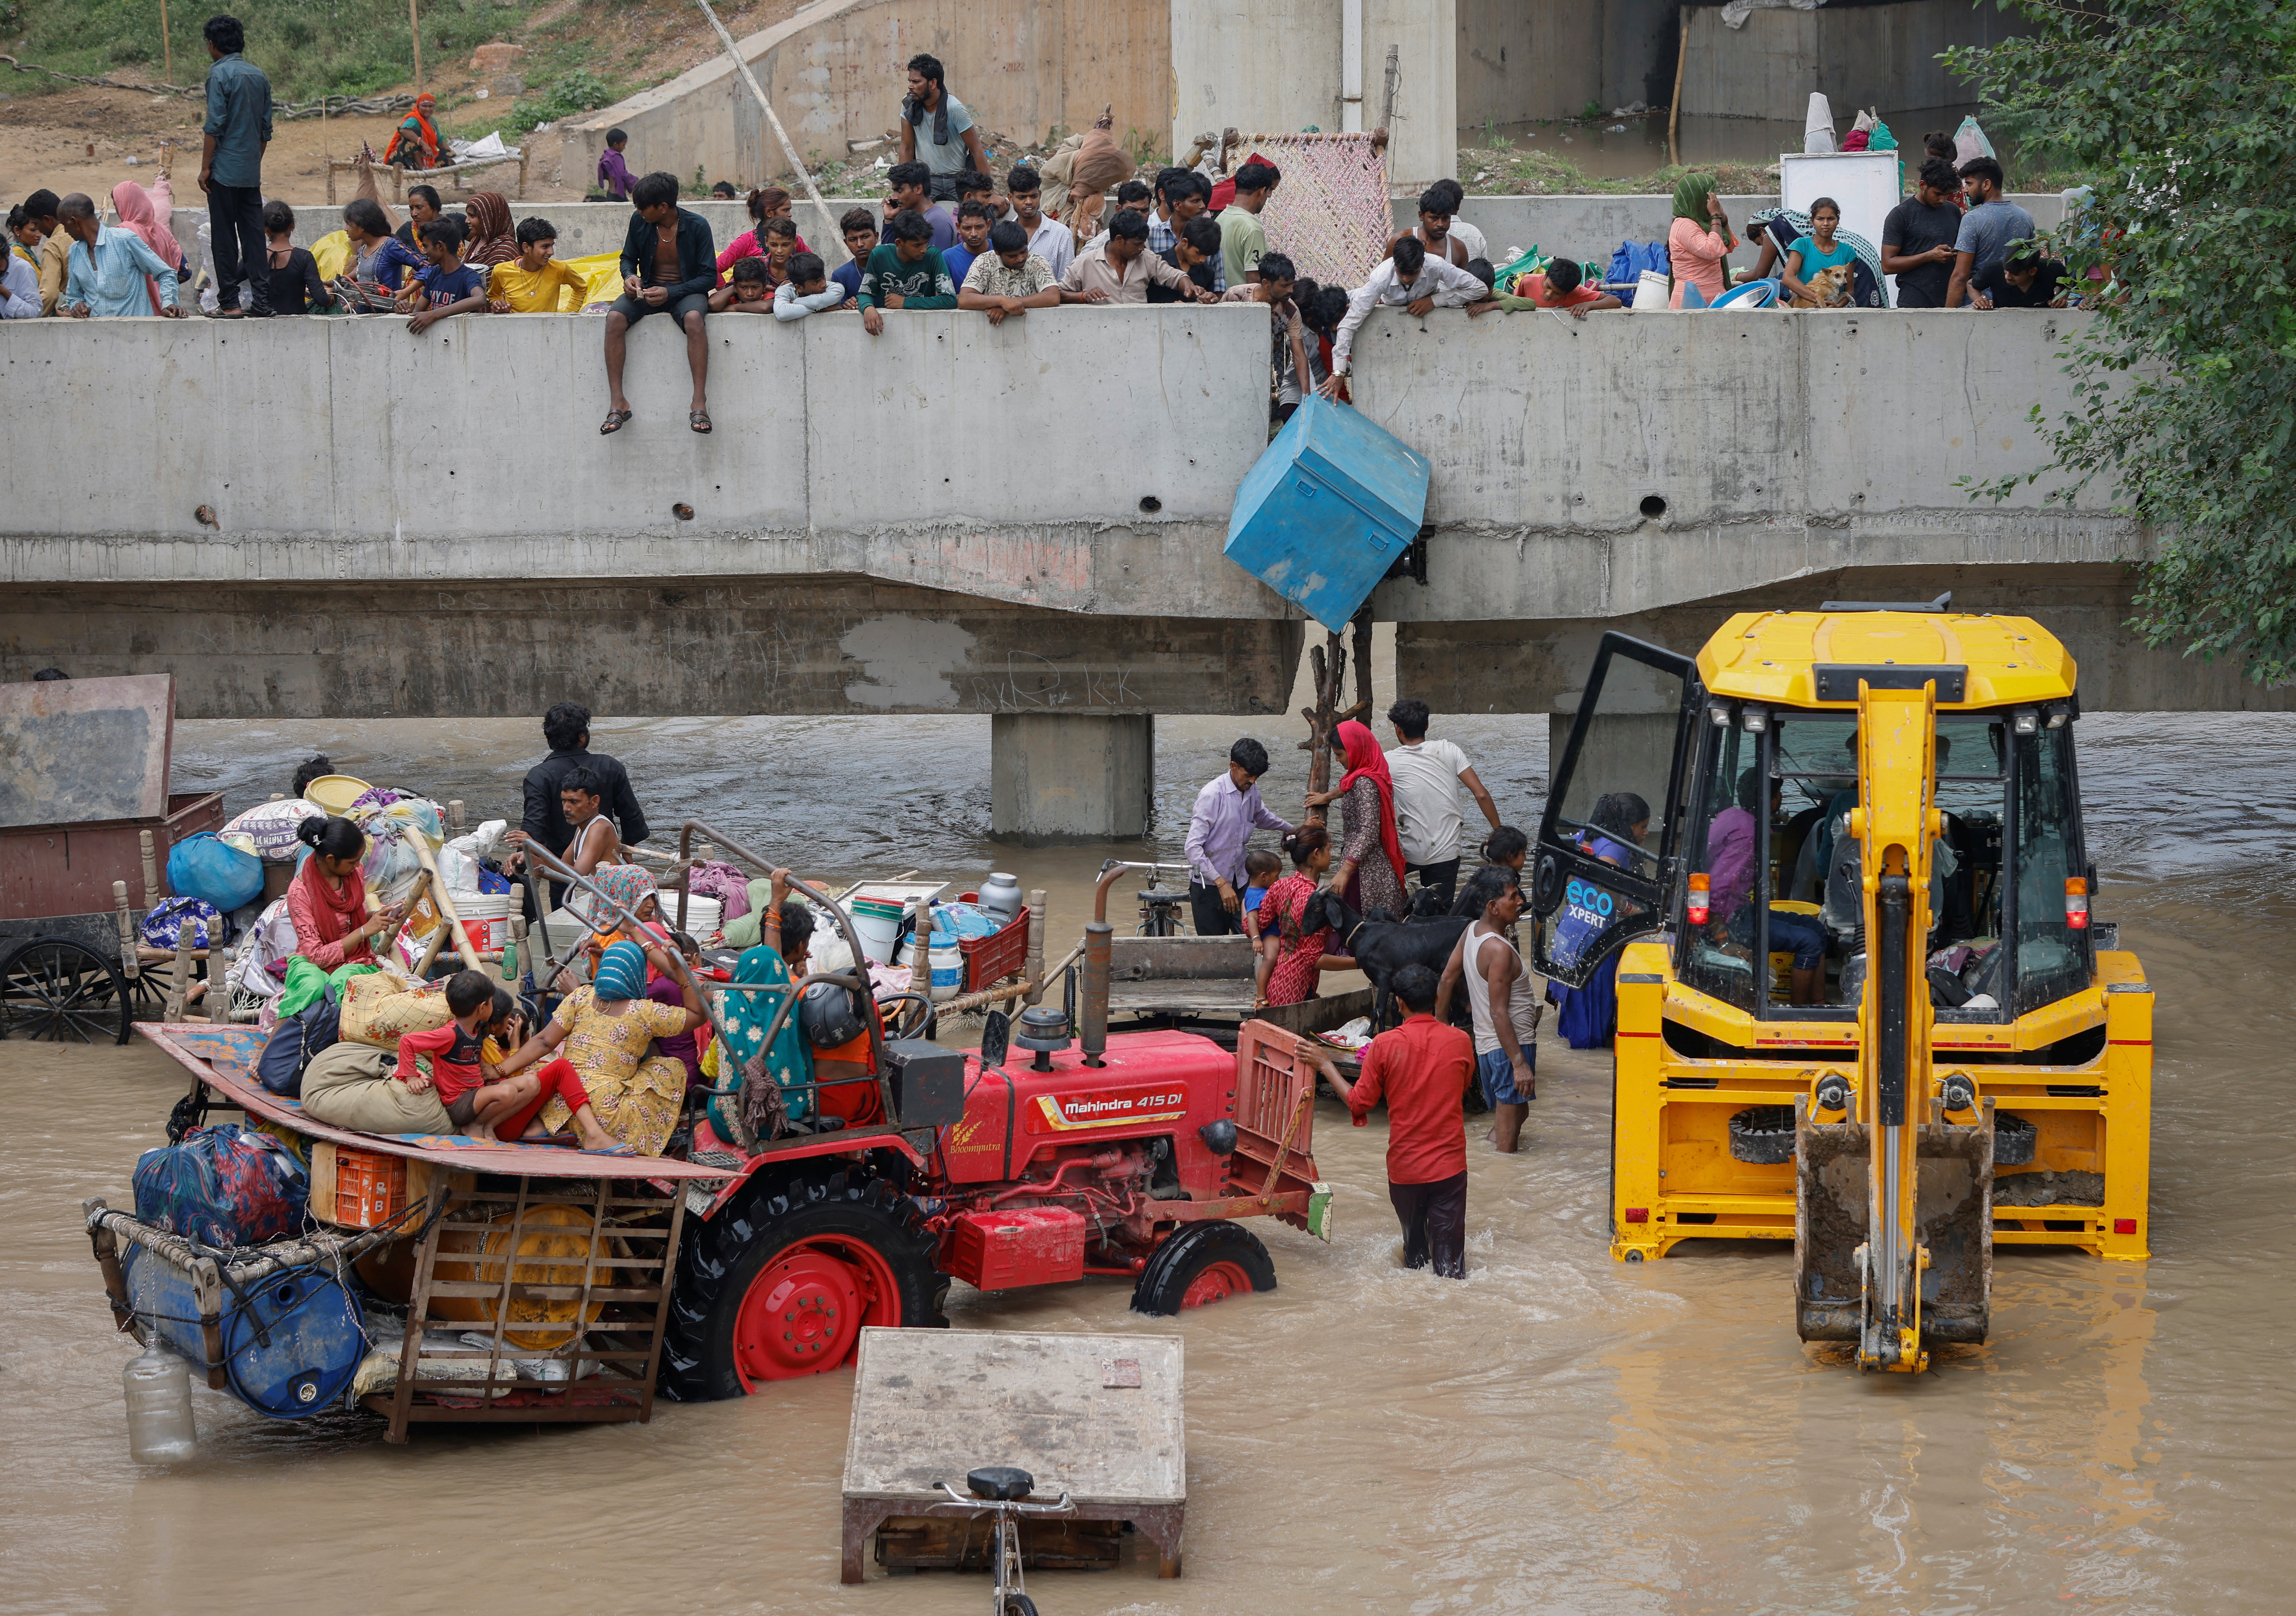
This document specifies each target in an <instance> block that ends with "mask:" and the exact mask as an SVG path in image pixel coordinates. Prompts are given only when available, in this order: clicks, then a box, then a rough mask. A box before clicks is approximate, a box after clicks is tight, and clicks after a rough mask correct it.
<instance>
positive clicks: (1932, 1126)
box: [1532, 599, 2153, 1370]
mask: <svg viewBox="0 0 2296 1616" xmlns="http://www.w3.org/2000/svg"><path fill="white" fill-rule="evenodd" d="M2074 671H2075V670H2074V666H2073V660H2072V658H2071V656H2070V655H2069V654H2067V652H2065V650H2064V647H2063V646H2062V645H2061V644H2059V643H2058V642H2057V640H2056V639H2055V638H2054V636H2051V635H2050V634H2049V633H2048V632H2047V631H2046V630H2045V629H2043V628H2041V627H2040V626H2039V625H2038V624H2037V623H2035V622H2033V621H2031V620H2030V619H2024V618H2013V617H1999V616H1994V615H1991V614H1980V613H1969V612H1956V611H1951V610H1950V601H1949V599H1941V600H1939V601H1937V602H1934V603H1930V604H1928V605H1907V606H1897V605H1866V604H1862V603H1828V604H1827V605H1825V607H1823V608H1821V609H1820V610H1819V611H1774V612H1745V613H1741V614H1739V615H1738V616H1736V617H1734V618H1732V619H1730V621H1729V622H1728V623H1726V625H1724V627H1723V628H1722V629H1721V631H1720V632H1719V633H1718V634H1717V635H1716V636H1714V637H1713V638H1712V639H1711V640H1710V641H1709V642H1708V643H1707V644H1706V647H1705V648H1704V650H1702V652H1700V653H1699V655H1698V657H1697V659H1696V660H1695V661H1693V660H1691V659H1688V658H1685V657H1682V656H1678V655H1677V654H1675V653H1673V652H1667V651H1663V650H1661V649H1659V648H1657V647H1655V646H1652V645H1646V644H1642V643H1641V642H1639V641H1636V640H1634V639H1630V638H1628V636H1624V635H1619V634H1611V635H1607V636H1604V637H1603V644H1602V647H1601V650H1600V652H1598V654H1597V655H1596V658H1595V666H1594V668H1593V669H1592V671H1591V672H1590V674H1589V676H1588V677H1587V686H1586V689H1585V691H1584V693H1582V695H1581V697H1580V699H1579V710H1578V713H1577V716H1576V718H1574V719H1573V720H1572V723H1571V727H1570V739H1569V742H1567V744H1566V745H1565V746H1564V748H1563V749H1562V757H1561V761H1560V763H1559V765H1558V766H1557V767H1555V769H1554V775H1553V780H1552V784H1551V788H1550V792H1549V795H1548V798H1547V802H1546V812H1545V814H1544V816H1543V817H1542V819H1541V821H1540V825H1539V835H1538V851H1537V865H1536V873H1535V875H1534V877H1533V882H1532V909H1533V915H1534V917H1535V921H1536V930H1535V947H1536V955H1537V958H1538V965H1539V968H1540V969H1541V970H1542V971H1544V972H1546V974H1547V975H1548V976H1550V977H1551V978H1553V979H1554V980H1556V981H1558V982H1560V983H1562V984H1564V985H1566V986H1568V987H1570V988H1575V989H1579V990H1583V991H1587V992H1588V993H1591V994H1594V995H1596V996H1607V995H1609V994H1611V993H1615V995H1616V997H1617V1015H1618V1022H1617V1025H1618V1038H1617V1044H1616V1046H1615V1056H1614V1073H1615V1077H1614V1084H1615V1096H1614V1111H1613V1120H1612V1134H1611V1164H1612V1170H1611V1186H1612V1204H1611V1229H1612V1243H1611V1251H1612V1254H1613V1255H1614V1256H1616V1257H1618V1258H1620V1259H1622V1260H1625V1261H1629V1262H1638V1261H1642V1260H1644V1259H1648V1258H1656V1257H1661V1256H1663V1255H1665V1254H1666V1252H1667V1251H1669V1250H1670V1249H1671V1248H1672V1247H1673V1246H1674V1245H1675V1244H1677V1243H1679V1242H1681V1241H1684V1240H1691V1239H1700V1238H1710V1239H1745V1238H1757V1239H1763V1238H1767V1239H1778V1240H1784V1239H1788V1238H1791V1239H1792V1241H1793V1242H1794V1299H1795V1314H1796V1323H1797V1325H1798V1326H1799V1328H1800V1334H1801V1337H1802V1339H1803V1340H1805V1341H1851V1342H1855V1343H1856V1344H1857V1362H1858V1364H1859V1365H1860V1366H1861V1367H1865V1368H1887V1369H1898V1370H1918V1369H1920V1368H1922V1367H1923V1366H1925V1365H1926V1363H1927V1361H1928V1348H1929V1345H1930V1344H1931V1343H1932V1342H1938V1341H1956V1342H1977V1341H1983V1340H1984V1339H1985V1333H1986V1328H1987V1320H1988V1308H1989V1295H1990V1291H1991V1285H1992V1263H1993V1248H1994V1247H1995V1246H1996V1245H2070V1246H2078V1247H2080V1248H2081V1249H2083V1250H2086V1251H2090V1252H2093V1253H2094V1254H2095V1255H2097V1256H2100V1257H2104V1258H2112V1259H2125V1260H2137V1259H2143V1258H2144V1256H2145V1255H2146V1251H2145V1235H2144V1227H2145V1218H2146V1199H2147V1192H2148V1185H2147V1178H2148V1173H2149V1160H2148V1157H2149V1140H2150V1127H2151V1093H2152V1038H2153V1033H2152V1010H2153V998H2152V989H2151V988H2150V987H2148V986H2147V985H2146V983H2145V981H2144V972H2143V971H2142V969H2141V968H2140V967H2139V965H2138V964H2137V962H2136V958H2135V956H2132V955H2129V954H2127V953H2123V952H2120V951H2119V950H2118V949H2117V947H2115V942H2116V939H2115V938H2114V936H2113V931H2112V928H2111V927H2109V926H2095V925H2092V924H2091V923H2090V917H2089V902H2090V898H2091V897H2092V895H2093V894H2094V892H2095V887H2096V879H2095V870H2094V868H2093V866H2091V865H2089V863H2088V862H2087V853H2086V851H2085V849H2084V847H2083V844H2082V839H2081V816H2080V792H2079V783H2078V777H2077V775H2076V773H2075V768H2074V756H2073V750H2074V749H2073V725H2074V723H2075V721H2076V720H2077V719H2078V718H2079V703H2078V701H2077V700H2076V697H2075V694H2074V687H2073V686H2074Z"/></svg>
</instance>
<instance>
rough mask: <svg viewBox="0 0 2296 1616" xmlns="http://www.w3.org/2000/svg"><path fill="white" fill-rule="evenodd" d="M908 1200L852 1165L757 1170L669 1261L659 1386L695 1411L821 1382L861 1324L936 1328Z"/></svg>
mask: <svg viewBox="0 0 2296 1616" xmlns="http://www.w3.org/2000/svg"><path fill="white" fill-rule="evenodd" d="M935 1244H936V1243H935V1241H934V1239H933V1237H932V1235H931V1234H929V1233H928V1232H927V1231H926V1229H925V1227H924V1221H923V1218H922V1216H921V1215H920V1214H919V1213H918V1211H917V1209H916V1206H915V1203H914V1202H911V1201H910V1200H909V1198H908V1197H907V1196H906V1195H904V1194H901V1193H900V1191H899V1190H898V1189H896V1188H895V1187H894V1186H893V1185H891V1184H890V1183H888V1182H887V1181H886V1180H885V1179H883V1178H881V1177H878V1176H877V1175H876V1174H875V1173H873V1172H872V1171H870V1170H869V1169H866V1168H865V1167H860V1166H857V1165H853V1164H850V1163H848V1162H843V1161H813V1162H802V1163H799V1165H798V1166H797V1167H795V1168H793V1169H790V1170H788V1171H787V1172H779V1171H775V1169H770V1168H768V1169H763V1170H762V1171H760V1172H759V1173H758V1174H757V1175H756V1176H755V1177H752V1178H751V1179H750V1182H749V1183H748V1185H745V1186H744V1187H743V1189H742V1193H741V1194H740V1195H739V1197H738V1198H737V1199H736V1200H735V1201H734V1202H733V1203H732V1204H730V1205H728V1206H727V1207H726V1209H725V1210H723V1211H721V1212H719V1213H718V1214H717V1216H716V1217H715V1218H711V1219H710V1220H709V1222H707V1223H705V1224H702V1225H701V1226H700V1227H699V1228H697V1229H695V1230H694V1232H693V1235H692V1236H691V1237H690V1238H689V1239H688V1240H687V1241H686V1243H685V1250H684V1251H681V1252H679V1253H678V1259H677V1284H676V1290H675V1291H674V1292H673V1293H672V1295H671V1297H670V1303H669V1329H668V1334H667V1336H666V1338H665V1339H664V1341H663V1342H662V1370H661V1387H662V1390H663V1391H664V1392H666V1393H667V1394H668V1395H669V1396H670V1397H673V1398H675V1399H677V1400H678V1401H680V1402H686V1403H700V1402H709V1401H712V1400H714V1399H718V1398H730V1397H741V1396H743V1395H745V1394H747V1393H750V1392H752V1391H757V1390H762V1389H763V1387H764V1386H765V1384H766V1383H767V1382H772V1381H782V1380H791V1379H794V1378H796V1377H797V1376H799V1375H805V1374H825V1373H827V1372H828V1371H830V1370H832V1369H835V1368H838V1367H840V1366H842V1365H844V1364H845V1363H846V1362H847V1361H848V1360H849V1359H850V1358H852V1356H853V1349H854V1347H855V1346H856V1345H857V1343H858V1341H859V1340H860V1336H861V1331H862V1327H863V1326H864V1325H899V1326H906V1327H909V1328H917V1327H920V1326H924V1327H941V1328H946V1327H947V1324H948V1319H947V1316H946V1315H945V1314H943V1313H942V1311H941V1306H942V1303H943V1302H944V1301H945V1300H947V1296H948V1276H947V1275H945V1274H942V1273H940V1272H939V1271H938V1270H937V1269H935V1268H934V1267H933V1254H934V1250H935Z"/></svg>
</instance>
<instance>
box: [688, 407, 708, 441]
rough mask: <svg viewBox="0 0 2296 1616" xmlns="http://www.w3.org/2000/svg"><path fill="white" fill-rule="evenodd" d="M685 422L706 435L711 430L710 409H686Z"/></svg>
mask: <svg viewBox="0 0 2296 1616" xmlns="http://www.w3.org/2000/svg"><path fill="white" fill-rule="evenodd" d="M685 424H686V425H688V426H690V427H692V428H693V430H694V431H697V432H701V433H702V434H704V435H705V436H706V435H707V434H708V433H709V411H708V410H688V411H686V412H685Z"/></svg>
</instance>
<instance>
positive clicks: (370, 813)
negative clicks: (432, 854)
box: [343, 785, 447, 848]
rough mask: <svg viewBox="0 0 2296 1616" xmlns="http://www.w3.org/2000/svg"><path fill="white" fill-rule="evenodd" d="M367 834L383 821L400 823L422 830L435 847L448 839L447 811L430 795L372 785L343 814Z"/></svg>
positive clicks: (373, 831)
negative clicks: (390, 789) (422, 795)
mask: <svg viewBox="0 0 2296 1616" xmlns="http://www.w3.org/2000/svg"><path fill="white" fill-rule="evenodd" d="M343 817H345V818H346V819H348V820H350V821H351V822H352V823H353V824H357V825H358V826H359V827H360V828H361V829H362V830H364V831H365V832H366V833H367V834H369V835H373V834H374V833H375V829H376V826H377V825H379V824H399V825H406V826H409V827H411V828H413V829H414V830H417V831H420V832H421V833H422V834H423V836H424V837H425V838H427V839H428V840H429V841H430V845H431V846H432V847H434V848H435V847H437V846H439V844H440V843H441V842H443V841H445V840H446V838H447V810H446V809H445V808H440V807H439V805H438V804H437V803H435V802H433V801H431V800H430V799H428V798H426V797H415V796H411V795H409V794H407V793H406V792H394V791H389V790H387V789H385V788H384V787H382V786H380V785H375V786H369V787H368V788H367V789H366V791H365V792H363V793H361V794H360V796H359V797H358V798H357V800H355V801H354V802H352V804H351V806H350V811H349V812H348V813H347V814H345V815H344V816H343Z"/></svg>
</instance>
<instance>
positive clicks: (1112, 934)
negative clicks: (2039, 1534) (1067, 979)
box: [1078, 920, 1116, 1066]
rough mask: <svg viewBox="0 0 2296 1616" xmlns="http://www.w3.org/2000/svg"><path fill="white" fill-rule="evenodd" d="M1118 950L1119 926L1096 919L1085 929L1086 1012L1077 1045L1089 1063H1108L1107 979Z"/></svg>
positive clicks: (1086, 1062) (1092, 1064)
mask: <svg viewBox="0 0 2296 1616" xmlns="http://www.w3.org/2000/svg"><path fill="white" fill-rule="evenodd" d="M1115 952H1116V928H1115V927H1114V926H1111V925H1110V924H1109V923H1107V922H1106V921H1104V920H1095V921H1094V922H1093V923H1091V924H1089V925H1087V927H1085V929H1084V1015H1083V1018H1082V1025H1081V1026H1080V1027H1079V1028H1078V1032H1079V1034H1080V1035H1081V1036H1080V1037H1079V1038H1078V1047H1080V1048H1081V1049H1082V1050H1083V1051H1084V1063H1085V1064H1086V1065H1087V1066H1105V1065H1106V1064H1108V1062H1106V1061H1105V1060H1103V1059H1102V1056H1103V1055H1104V1054H1106V1053H1107V1051H1108V979H1109V973H1110V971H1111V966H1112V964H1113V961H1114V956H1115Z"/></svg>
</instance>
